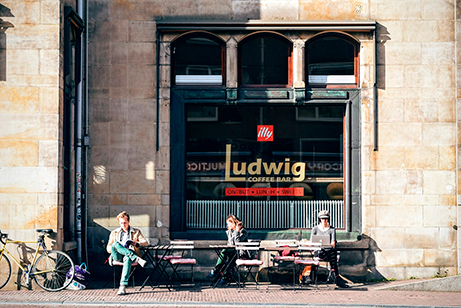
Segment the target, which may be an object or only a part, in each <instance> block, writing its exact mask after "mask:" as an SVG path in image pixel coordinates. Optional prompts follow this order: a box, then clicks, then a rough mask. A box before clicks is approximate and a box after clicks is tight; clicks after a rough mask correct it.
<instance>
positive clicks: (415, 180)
mask: <svg viewBox="0 0 461 308" xmlns="http://www.w3.org/2000/svg"><path fill="white" fill-rule="evenodd" d="M405 174H406V184H405V195H414V194H417V195H420V194H422V193H423V173H422V172H421V171H408V172H406V173H405Z"/></svg>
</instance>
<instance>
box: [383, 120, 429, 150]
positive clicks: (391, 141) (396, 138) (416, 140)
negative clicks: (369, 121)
mask: <svg viewBox="0 0 461 308" xmlns="http://www.w3.org/2000/svg"><path fill="white" fill-rule="evenodd" d="M421 134H422V125H421V124H419V123H405V124H404V123H389V124H388V123H382V124H379V129H378V140H379V142H380V145H381V146H420V145H421V141H422V135H421Z"/></svg>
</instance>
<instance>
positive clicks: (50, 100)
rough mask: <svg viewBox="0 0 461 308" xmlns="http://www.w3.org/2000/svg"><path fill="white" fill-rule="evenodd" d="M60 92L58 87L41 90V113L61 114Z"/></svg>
mask: <svg viewBox="0 0 461 308" xmlns="http://www.w3.org/2000/svg"><path fill="white" fill-rule="evenodd" d="M59 102H60V91H59V89H58V88H57V87H41V88H40V113H59Z"/></svg>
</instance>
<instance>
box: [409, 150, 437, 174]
mask: <svg viewBox="0 0 461 308" xmlns="http://www.w3.org/2000/svg"><path fill="white" fill-rule="evenodd" d="M402 157H404V166H405V168H406V169H407V170H408V169H410V170H436V169H438V165H439V148H438V147H431V146H427V147H405V150H404V152H403V153H402Z"/></svg>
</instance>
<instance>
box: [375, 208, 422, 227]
mask: <svg viewBox="0 0 461 308" xmlns="http://www.w3.org/2000/svg"><path fill="white" fill-rule="evenodd" d="M376 216H377V217H379V219H378V220H377V227H396V226H406V227H408V228H410V227H416V228H419V227H422V226H423V208H422V207H421V206H401V205H392V206H379V207H376Z"/></svg>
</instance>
